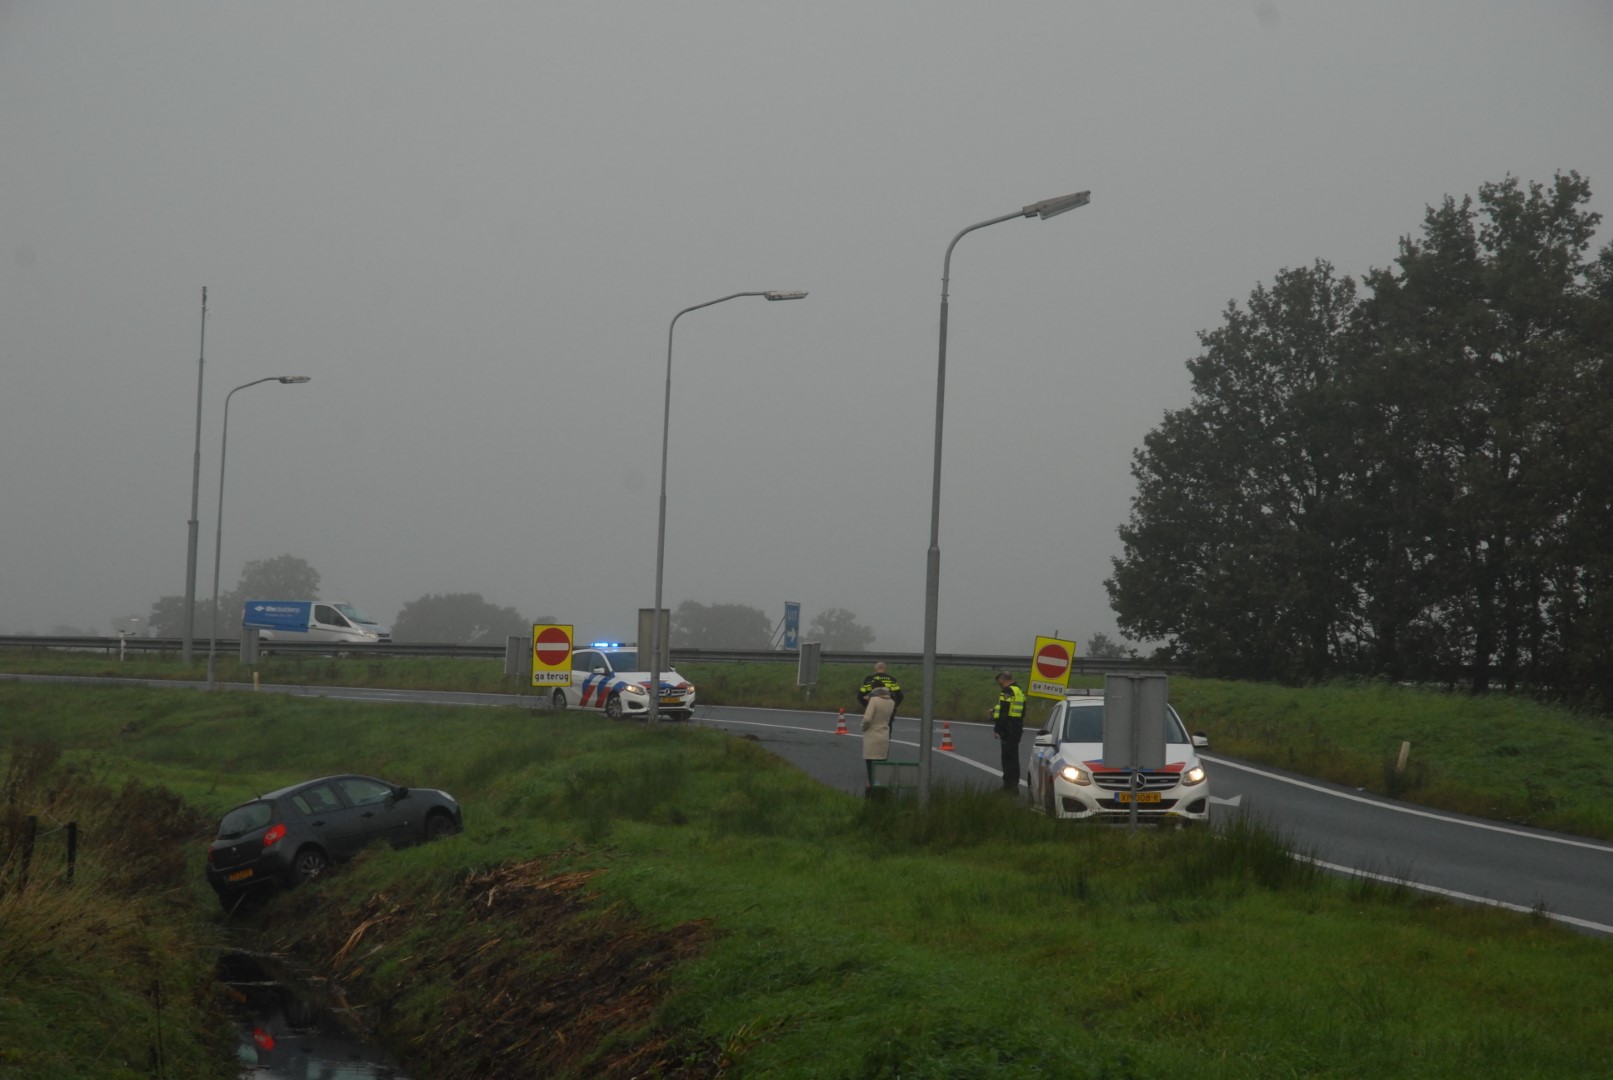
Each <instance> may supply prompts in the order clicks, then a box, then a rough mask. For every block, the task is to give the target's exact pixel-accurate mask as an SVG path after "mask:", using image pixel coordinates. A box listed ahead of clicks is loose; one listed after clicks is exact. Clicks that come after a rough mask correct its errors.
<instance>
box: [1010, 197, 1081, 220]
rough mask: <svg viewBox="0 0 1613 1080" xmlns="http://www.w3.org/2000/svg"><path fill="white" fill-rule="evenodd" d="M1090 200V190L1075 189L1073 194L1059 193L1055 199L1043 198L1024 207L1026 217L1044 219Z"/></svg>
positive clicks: (1056, 215)
mask: <svg viewBox="0 0 1613 1080" xmlns="http://www.w3.org/2000/svg"><path fill="white" fill-rule="evenodd" d="M1091 201H1092V192H1090V191H1077V192H1076V193H1075V194H1074V195H1060V196H1059V197H1058V198H1056V199H1043V200H1042V201H1041V202H1035V203H1031V204H1030V205H1029V206H1027V207H1025V212H1024V213H1025V216H1026V217H1039V218H1041V219H1042V220H1043V221H1046V220H1047V219H1048V218H1050V217H1058V216H1059V215H1060V214H1062V213H1064V212H1065V211H1066V210H1074V209H1075V208H1076V207H1078V206H1085V205H1086V204H1087V203H1089V202H1091Z"/></svg>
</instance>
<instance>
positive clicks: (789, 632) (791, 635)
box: [784, 600, 801, 650]
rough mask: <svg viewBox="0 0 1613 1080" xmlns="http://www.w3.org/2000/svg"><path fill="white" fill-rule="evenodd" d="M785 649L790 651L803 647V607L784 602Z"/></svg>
mask: <svg viewBox="0 0 1613 1080" xmlns="http://www.w3.org/2000/svg"><path fill="white" fill-rule="evenodd" d="M784 647H785V648H786V649H789V650H795V649H799V648H800V647H801V605H800V604H793V603H791V602H789V601H788V600H786V601H785V602H784Z"/></svg>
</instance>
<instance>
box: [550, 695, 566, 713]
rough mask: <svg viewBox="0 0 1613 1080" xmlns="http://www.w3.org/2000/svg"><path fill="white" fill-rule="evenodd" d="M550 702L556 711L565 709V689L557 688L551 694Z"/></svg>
mask: <svg viewBox="0 0 1613 1080" xmlns="http://www.w3.org/2000/svg"><path fill="white" fill-rule="evenodd" d="M549 704H550V705H551V706H553V708H554V711H555V712H560V711H562V710H563V709H565V707H566V692H565V691H564V690H556V691H555V692H554V693H553V694H550V695H549Z"/></svg>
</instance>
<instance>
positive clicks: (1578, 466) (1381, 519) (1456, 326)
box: [1106, 173, 1613, 700]
mask: <svg viewBox="0 0 1613 1080" xmlns="http://www.w3.org/2000/svg"><path fill="white" fill-rule="evenodd" d="M1589 198H1590V188H1589V185H1588V183H1586V182H1585V181H1584V180H1583V179H1582V178H1581V177H1579V176H1578V175H1577V174H1575V173H1568V174H1564V175H1559V176H1557V177H1555V178H1554V181H1553V183H1552V184H1550V185H1542V184H1531V185H1528V186H1525V185H1523V184H1521V183H1520V182H1519V181H1518V180H1516V179H1514V178H1510V177H1509V178H1508V179H1506V180H1504V181H1501V182H1499V183H1493V184H1485V185H1483V186H1482V187H1481V188H1480V190H1479V194H1478V198H1477V199H1476V200H1475V199H1472V198H1463V199H1461V200H1457V199H1454V198H1446V199H1445V200H1444V201H1443V202H1442V203H1441V204H1440V205H1439V206H1437V207H1431V208H1429V209H1428V211H1427V214H1426V215H1425V218H1424V222H1423V228H1422V232H1421V235H1420V236H1419V237H1417V238H1415V239H1414V238H1411V237H1406V238H1403V239H1402V240H1401V242H1400V254H1399V257H1398V258H1397V259H1396V261H1395V264H1394V266H1393V267H1392V268H1390V269H1383V270H1375V271H1373V272H1372V273H1370V274H1369V275H1368V276H1367V277H1366V279H1365V285H1366V289H1367V295H1366V296H1365V297H1363V298H1361V299H1359V300H1358V299H1356V298H1355V295H1354V289H1353V286H1352V285H1351V284H1350V281H1349V279H1348V278H1345V279H1342V280H1336V279H1334V278H1333V276H1332V273H1331V268H1329V267H1328V266H1327V265H1326V264H1325V263H1322V262H1318V263H1316V264H1315V265H1314V266H1313V267H1312V268H1310V269H1309V270H1305V271H1285V272H1284V273H1282V274H1279V275H1278V277H1277V279H1276V282H1275V284H1274V285H1273V287H1272V288H1271V289H1270V290H1269V291H1268V290H1266V289H1264V288H1257V289H1256V291H1255V293H1254V294H1253V295H1252V296H1251V298H1250V301H1249V304H1248V306H1247V310H1239V309H1238V308H1236V307H1229V309H1228V311H1227V314H1226V320H1225V324H1224V325H1223V326H1222V327H1220V328H1218V329H1216V330H1214V331H1211V332H1208V333H1205V334H1202V335H1201V341H1202V343H1203V345H1204V352H1203V354H1202V355H1201V356H1199V357H1197V358H1196V359H1194V360H1193V361H1191V362H1190V363H1189V365H1188V367H1189V370H1190V372H1191V373H1192V376H1193V390H1194V395H1193V400H1192V402H1191V403H1190V405H1189V406H1188V407H1187V408H1185V409H1182V410H1177V411H1175V412H1172V413H1168V414H1167V415H1166V417H1165V420H1164V423H1163V424H1162V425H1161V427H1160V428H1159V429H1157V430H1156V431H1153V432H1150V433H1149V434H1148V435H1147V436H1146V437H1145V439H1144V446H1143V449H1142V450H1140V451H1138V452H1137V454H1136V455H1135V456H1134V463H1133V475H1134V476H1135V477H1136V478H1137V483H1138V494H1137V496H1136V498H1135V499H1134V501H1133V504H1132V505H1133V511H1132V515H1131V518H1130V520H1129V521H1128V523H1127V524H1126V525H1125V526H1123V527H1122V529H1121V530H1120V534H1121V539H1122V542H1123V545H1124V547H1123V554H1122V556H1121V557H1120V558H1117V559H1116V560H1115V573H1114V575H1113V577H1111V578H1110V579H1109V580H1108V581H1107V582H1106V585H1107V586H1108V587H1109V591H1110V596H1111V599H1112V600H1113V602H1114V605H1115V610H1116V612H1117V613H1118V615H1119V618H1120V625H1121V627H1122V629H1125V630H1127V631H1128V632H1129V633H1131V634H1133V636H1138V637H1144V638H1149V639H1154V640H1165V641H1167V642H1168V643H1169V645H1170V647H1171V648H1172V649H1173V650H1174V651H1175V653H1176V654H1177V655H1179V656H1182V657H1184V658H1187V659H1191V660H1194V661H1196V662H1197V663H1198V664H1200V665H1201V667H1202V668H1203V669H1204V670H1206V671H1207V672H1210V673H1216V674H1226V675H1237V676H1244V677H1262V678H1315V677H1319V676H1323V675H1328V674H1334V673H1339V672H1368V673H1373V674H1382V675H1388V676H1391V677H1394V678H1402V677H1407V676H1409V677H1414V678H1426V677H1430V676H1432V675H1435V674H1436V673H1441V674H1442V673H1444V672H1447V671H1449V670H1450V669H1451V668H1453V667H1456V666H1459V667H1461V668H1462V669H1464V670H1465V671H1467V672H1468V678H1469V685H1470V686H1471V688H1472V689H1473V690H1474V691H1476V692H1477V691H1483V690H1485V689H1488V688H1489V687H1490V686H1491V684H1492V681H1497V680H1498V681H1500V682H1501V683H1502V684H1503V685H1505V686H1507V687H1508V688H1512V687H1516V686H1522V685H1529V686H1531V687H1533V688H1536V689H1546V690H1550V691H1552V692H1557V693H1562V694H1565V695H1573V696H1578V697H1592V698H1596V697H1600V698H1601V699H1602V700H1608V699H1609V697H1610V695H1613V674H1609V673H1613V646H1610V645H1609V644H1608V642H1609V641H1613V610H1610V609H1613V555H1610V554H1609V545H1608V544H1607V543H1606V539H1605V538H1606V536H1607V535H1609V532H1610V530H1613V424H1609V423H1608V421H1607V419H1606V416H1607V402H1608V401H1609V400H1613V371H1610V364H1613V246H1609V247H1607V248H1604V249H1603V250H1602V251H1601V253H1600V254H1599V255H1598V256H1597V258H1596V259H1595V260H1594V261H1592V260H1589V259H1587V252H1588V251H1589V248H1590V245H1591V241H1592V238H1593V237H1594V235H1595V231H1596V227H1597V225H1598V224H1599V223H1600V216H1599V215H1597V214H1595V213H1592V212H1591V211H1590V210H1589V209H1588V208H1587V204H1588V201H1589Z"/></svg>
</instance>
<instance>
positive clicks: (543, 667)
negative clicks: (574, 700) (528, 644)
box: [532, 623, 571, 686]
mask: <svg viewBox="0 0 1613 1080" xmlns="http://www.w3.org/2000/svg"><path fill="white" fill-rule="evenodd" d="M532 685H533V686H570V685H571V625H570V624H569V623H565V624H544V623H538V624H536V625H534V626H533V627H532Z"/></svg>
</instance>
